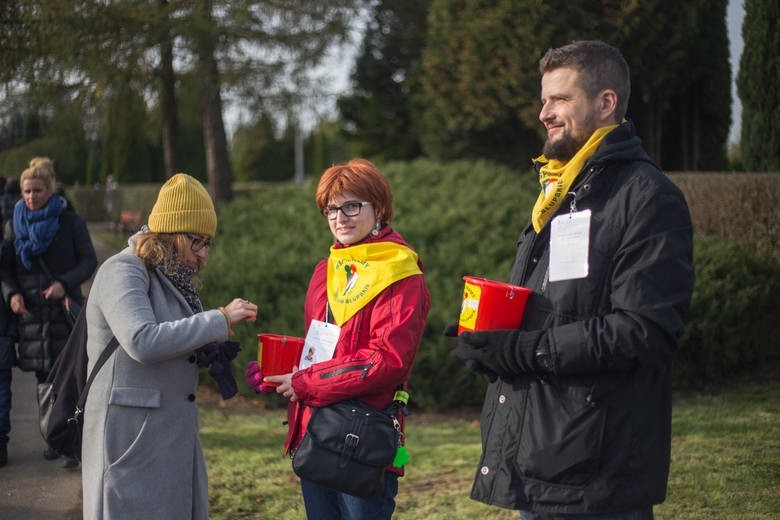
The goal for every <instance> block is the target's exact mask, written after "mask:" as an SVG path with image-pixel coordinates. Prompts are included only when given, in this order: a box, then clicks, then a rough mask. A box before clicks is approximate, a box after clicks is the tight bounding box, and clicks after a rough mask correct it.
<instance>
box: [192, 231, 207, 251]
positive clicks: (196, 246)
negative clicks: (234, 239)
mask: <svg viewBox="0 0 780 520" xmlns="http://www.w3.org/2000/svg"><path fill="white" fill-rule="evenodd" d="M186 237H187V238H189V239H190V240H191V241H192V243H191V244H190V249H192V252H193V253H197V252H198V251H201V250H202V249H203V248H205V249H206V251H208V250H210V249H211V239H210V238H207V239H205V240H204V239H202V238H200V237H199V236H196V235H190V234H189V233H187V234H186Z"/></svg>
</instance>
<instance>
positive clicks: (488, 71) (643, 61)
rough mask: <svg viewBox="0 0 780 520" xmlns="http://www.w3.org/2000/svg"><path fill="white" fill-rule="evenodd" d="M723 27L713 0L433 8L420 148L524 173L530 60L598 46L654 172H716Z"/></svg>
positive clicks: (722, 120) (532, 133)
mask: <svg viewBox="0 0 780 520" xmlns="http://www.w3.org/2000/svg"><path fill="white" fill-rule="evenodd" d="M724 18H725V4H724V2H723V1H719V2H716V4H715V6H714V8H713V6H712V5H711V3H709V2H704V1H703V0H694V1H692V2H679V1H676V0H646V1H643V2H617V1H608V2H604V1H599V0H583V1H580V2H566V1H563V0H550V1H546V2H530V1H527V2H517V1H512V0H499V1H488V0H434V1H433V2H432V4H431V10H430V16H429V19H428V20H429V21H428V24H429V30H428V39H427V43H426V49H425V51H424V53H423V72H424V74H423V76H422V77H423V82H424V88H425V90H424V92H425V101H426V105H425V106H426V111H425V126H424V131H423V136H422V141H423V143H424V145H425V150H426V152H427V153H429V154H431V155H434V156H440V157H462V156H475V155H477V156H490V157H494V158H498V159H500V160H503V161H505V162H508V163H510V164H528V158H529V157H531V155H533V154H535V153H537V152H538V150H539V145H540V144H541V140H542V138H543V128H542V126H541V125H540V124H539V122H538V119H537V118H538V111H539V73H538V70H537V63H538V60H539V58H540V57H541V56H542V55H543V54H544V52H545V51H546V49H547V48H549V47H558V46H560V45H564V44H566V43H569V42H571V41H573V40H585V39H600V40H604V41H606V42H608V43H610V44H612V45H614V46H616V47H618V48H619V49H620V50H621V51H622V52H623V54H624V55H625V57H626V59H627V61H628V63H629V65H630V67H631V79H632V96H631V100H630V103H629V112H628V116H629V117H630V118H631V119H633V120H635V122H636V123H637V128H638V132H639V134H640V137H641V138H642V140H643V142H644V144H645V146H646V148H647V149H648V151H649V152H650V154H651V155H652V156H653V157H654V158H655V159H656V160H657V161H659V162H661V163H662V166H663V165H664V164H663V162H666V161H668V162H669V163H670V164H683V163H684V164H685V165H687V166H691V167H693V168H698V167H701V166H703V165H704V164H705V161H709V163H710V164H715V165H720V164H722V163H723V161H725V140H726V137H727V133H728V126H729V115H728V109H727V108H726V111H725V112H724V106H725V107H728V103H725V104H724V103H723V99H724V96H726V97H725V99H728V95H729V85H728V80H727V78H728V76H729V74H728V60H727V58H726V57H725V56H727V51H728V44H727V40H726V39H725V34H726V29H725V24H724V23H723V19H724ZM697 39H698V40H701V42H700V41H697ZM704 42H706V43H704ZM681 107H683V108H685V110H681V109H680V108H681ZM724 114H725V115H724ZM680 132H686V135H685V138H684V139H683V143H682V144H678V143H675V148H670V149H669V150H667V151H665V150H664V148H663V143H664V140H665V135H667V134H669V135H673V134H676V135H678V136H679V135H680ZM678 140H679V137H678ZM716 167H717V166H716Z"/></svg>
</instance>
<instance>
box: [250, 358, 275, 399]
mask: <svg viewBox="0 0 780 520" xmlns="http://www.w3.org/2000/svg"><path fill="white" fill-rule="evenodd" d="M246 382H247V384H249V386H250V387H252V388H254V390H255V392H264V393H271V392H275V391H276V388H274V387H273V386H271V385H267V384H265V383H264V382H263V371H262V370H260V365H258V364H257V361H250V362H249V364H248V365H247V367H246Z"/></svg>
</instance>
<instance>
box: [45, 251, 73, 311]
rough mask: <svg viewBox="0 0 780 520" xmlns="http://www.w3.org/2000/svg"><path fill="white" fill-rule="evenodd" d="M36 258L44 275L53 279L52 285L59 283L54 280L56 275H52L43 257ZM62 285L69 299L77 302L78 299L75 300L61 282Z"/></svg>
mask: <svg viewBox="0 0 780 520" xmlns="http://www.w3.org/2000/svg"><path fill="white" fill-rule="evenodd" d="M35 258H37V259H38V263H39V264H41V269H43V272H44V274H45V275H46V276H48V277H49V278H50V279H51V283H54V282H59V280H57V279H56V278H54V275H52V274H51V271H49V266H48V265H46V262H45V261H44V260H43V257H42V256H36V257H35ZM60 284H62V288H63V289H65V296H67V297H68V298H72V299H74V300H76V298H73V296H71V295H70V294H68V289H67V287H65V284H64V283H62V282H60Z"/></svg>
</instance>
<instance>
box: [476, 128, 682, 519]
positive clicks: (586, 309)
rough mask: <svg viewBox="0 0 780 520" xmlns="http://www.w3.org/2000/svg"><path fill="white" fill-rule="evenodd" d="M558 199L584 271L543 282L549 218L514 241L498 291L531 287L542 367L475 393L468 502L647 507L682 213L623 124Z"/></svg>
mask: <svg viewBox="0 0 780 520" xmlns="http://www.w3.org/2000/svg"><path fill="white" fill-rule="evenodd" d="M571 191H572V192H574V193H576V195H574V199H575V201H576V209H577V211H582V210H585V209H590V210H591V211H592V216H591V223H590V244H589V249H588V261H589V274H588V276H587V277H586V278H581V279H574V280H562V281H556V282H550V281H549V280H548V272H547V271H548V265H549V240H550V222H548V223H547V224H546V226H545V227H544V229H543V230H542V231H541V233H540V234H539V235H538V236H537V235H536V233H535V232H534V229H533V227H532V226H530V225H529V226H527V227H526V229H525V230H524V231H523V232H522V234H521V235H520V238H519V241H518V250H517V257H516V260H515V265H514V267H513V269H512V274H511V277H510V282H511V283H513V284H517V285H523V286H525V287H528V288H530V289H532V290H533V291H534V295H532V296H531V299H530V300H529V303H528V307H527V309H526V312H525V314H524V317H523V323H522V325H521V329H525V330H540V329H544V330H545V333H544V334H543V335H542V337H541V340H540V345H543V346H546V347H547V348H549V350H550V353H551V357H552V363H553V365H552V367H553V368H552V373H548V372H541V371H540V372H539V373H532V374H528V373H522V374H517V375H516V377H513V378H511V379H507V378H505V379H503V380H502V379H498V380H496V381H495V382H493V383H491V384H489V385H488V389H487V395H486V398H485V404H484V406H483V410H482V417H481V427H482V442H483V453H482V459H481V461H480V466H479V470H478V471H477V475H476V479H475V482H474V486H473V489H472V494H471V496H472V498H474V499H476V500H479V501H482V502H486V503H488V504H493V505H497V506H501V507H505V508H510V509H522V510H533V511H541V512H559V513H608V512H620V511H628V510H634V509H640V508H645V507H650V506H652V504H656V503H659V502H662V501H663V500H664V498H665V494H666V484H667V479H668V473H669V460H670V443H671V371H672V364H673V360H674V357H675V352H676V350H677V337H678V336H679V334H680V333H681V332H682V330H683V326H684V319H685V315H686V313H687V310H688V306H689V303H690V298H691V293H692V290H693V283H694V272H693V260H692V249H693V245H692V227H691V222H690V216H689V213H688V207H687V204H686V202H685V199H684V197H683V195H682V193H681V192H680V190H678V189H677V187H676V186H674V184H672V182H671V181H670V180H669V179H668V178H667V177H666V176H665V175H664V174H663V173H662V172H661V171H659V169H658V168H657V167H656V166H655V165H653V164H652V162H651V161H650V159H649V157H648V156H647V154H646V153H645V151H644V150H643V149H642V147H641V143H640V140H639V139H638V138H637V137H636V136H635V135H634V130H633V126H632V125H631V123H630V122H628V123H624V124H622V125H620V126H619V127H618V128H616V129H615V130H613V131H612V132H611V133H609V134H608V135H607V136H606V138H605V139H604V141H603V142H602V143H601V145H600V147H599V149H598V150H597V151H596V153H595V154H594V156H593V157H591V159H590V160H589V161H588V162H587V163H586V164H585V166H584V167H583V170H582V172H581V173H580V174H579V176H578V178H577V180H576V181H575V183H574V186H573V189H572V190H571ZM571 200H572V196H571V195H569V196H568V197H567V198H566V200H564V201H563V203H562V204H561V206H560V208H559V210H558V212H557V214H563V213H566V212H569V211H570V202H571ZM553 218H554V217H553ZM488 348H489V347H488ZM540 370H541V369H540Z"/></svg>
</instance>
